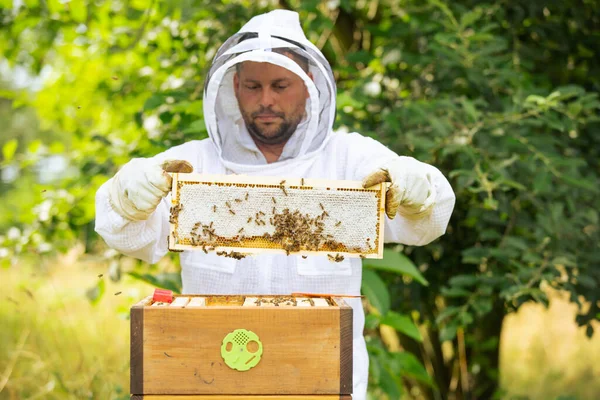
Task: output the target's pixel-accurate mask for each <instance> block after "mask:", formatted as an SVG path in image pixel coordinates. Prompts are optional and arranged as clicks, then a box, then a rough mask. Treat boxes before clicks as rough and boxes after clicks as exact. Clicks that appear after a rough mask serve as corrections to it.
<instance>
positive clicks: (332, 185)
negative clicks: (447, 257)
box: [169, 174, 385, 261]
mask: <svg viewBox="0 0 600 400" xmlns="http://www.w3.org/2000/svg"><path fill="white" fill-rule="evenodd" d="M384 190H385V186H382V185H377V186H374V187H372V188H368V189H364V188H362V186H361V184H360V182H355V181H323V180H304V179H298V178H295V179H286V180H283V179H280V178H273V177H248V176H237V175H226V176H215V175H212V176H210V175H198V174H174V175H173V192H172V203H173V204H172V207H171V219H170V222H171V235H170V238H169V249H170V250H190V249H196V250H202V251H204V252H206V253H208V252H216V253H217V254H218V255H222V256H227V257H233V258H242V257H243V256H244V255H245V254H252V253H260V252H279V253H286V254H292V253H295V254H302V255H308V254H316V253H318V254H321V255H323V254H328V255H329V257H330V259H332V261H341V260H343V258H344V256H355V257H358V256H366V257H381V255H382V250H383V238H382V235H383V216H384V214H383V211H384V199H385V195H384Z"/></svg>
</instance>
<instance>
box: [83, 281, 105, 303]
mask: <svg viewBox="0 0 600 400" xmlns="http://www.w3.org/2000/svg"><path fill="white" fill-rule="evenodd" d="M105 291H106V284H105V283H104V279H100V280H99V281H98V283H97V284H96V285H94V286H92V287H91V288H89V289H88V290H86V292H85V295H86V297H87V298H88V299H89V300H90V302H91V303H92V304H93V305H96V304H98V302H99V301H100V299H102V296H103V295H104V292H105Z"/></svg>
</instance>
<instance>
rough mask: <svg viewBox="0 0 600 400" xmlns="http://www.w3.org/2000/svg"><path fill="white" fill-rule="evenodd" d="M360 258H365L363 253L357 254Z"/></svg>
mask: <svg viewBox="0 0 600 400" xmlns="http://www.w3.org/2000/svg"><path fill="white" fill-rule="evenodd" d="M359 257H360V258H367V256H365V255H364V254H361V255H359Z"/></svg>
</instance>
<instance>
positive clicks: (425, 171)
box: [363, 157, 436, 219]
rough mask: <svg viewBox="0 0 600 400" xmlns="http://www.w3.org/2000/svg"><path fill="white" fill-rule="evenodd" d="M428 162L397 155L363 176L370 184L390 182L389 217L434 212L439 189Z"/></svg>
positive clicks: (387, 211)
mask: <svg viewBox="0 0 600 400" xmlns="http://www.w3.org/2000/svg"><path fill="white" fill-rule="evenodd" d="M432 181H433V177H432V175H431V171H430V169H429V168H428V165H427V164H425V163H422V162H420V161H417V160H415V159H414V158H412V157H398V158H396V159H394V160H393V161H391V162H389V163H388V164H386V165H384V166H383V168H381V169H380V170H379V171H375V172H373V173H371V174H370V175H368V176H367V177H366V178H365V179H364V180H363V187H365V188H367V187H370V186H373V185H376V184H378V183H383V182H391V183H392V184H391V186H390V187H389V189H388V191H387V193H386V196H385V213H386V214H387V216H388V217H389V218H390V219H393V218H394V217H395V216H396V213H399V214H400V215H402V216H403V217H406V218H410V219H416V218H421V217H423V216H425V215H427V214H429V213H430V212H431V210H432V209H433V206H434V205H435V199H436V190H435V186H434V184H433V182H432Z"/></svg>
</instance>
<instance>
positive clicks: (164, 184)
mask: <svg viewBox="0 0 600 400" xmlns="http://www.w3.org/2000/svg"><path fill="white" fill-rule="evenodd" d="M192 171H193V168H192V165H191V164H190V163H188V162H187V161H181V160H167V161H158V160H155V159H153V158H134V159H133V160H131V161H129V162H128V163H127V164H125V165H124V166H123V168H121V169H120V170H119V172H117V174H116V175H115V176H114V177H113V178H112V182H111V183H110V188H109V199H110V203H111V205H112V208H113V209H114V210H115V212H116V213H117V214H119V215H120V216H122V217H123V218H125V219H128V220H131V221H143V220H146V219H148V217H149V216H150V214H152V213H153V212H154V210H155V209H156V207H157V206H158V204H159V203H160V201H161V199H162V198H163V197H165V196H166V195H167V193H169V192H170V191H171V184H172V182H173V179H172V178H171V175H169V174H168V172H192Z"/></svg>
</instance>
